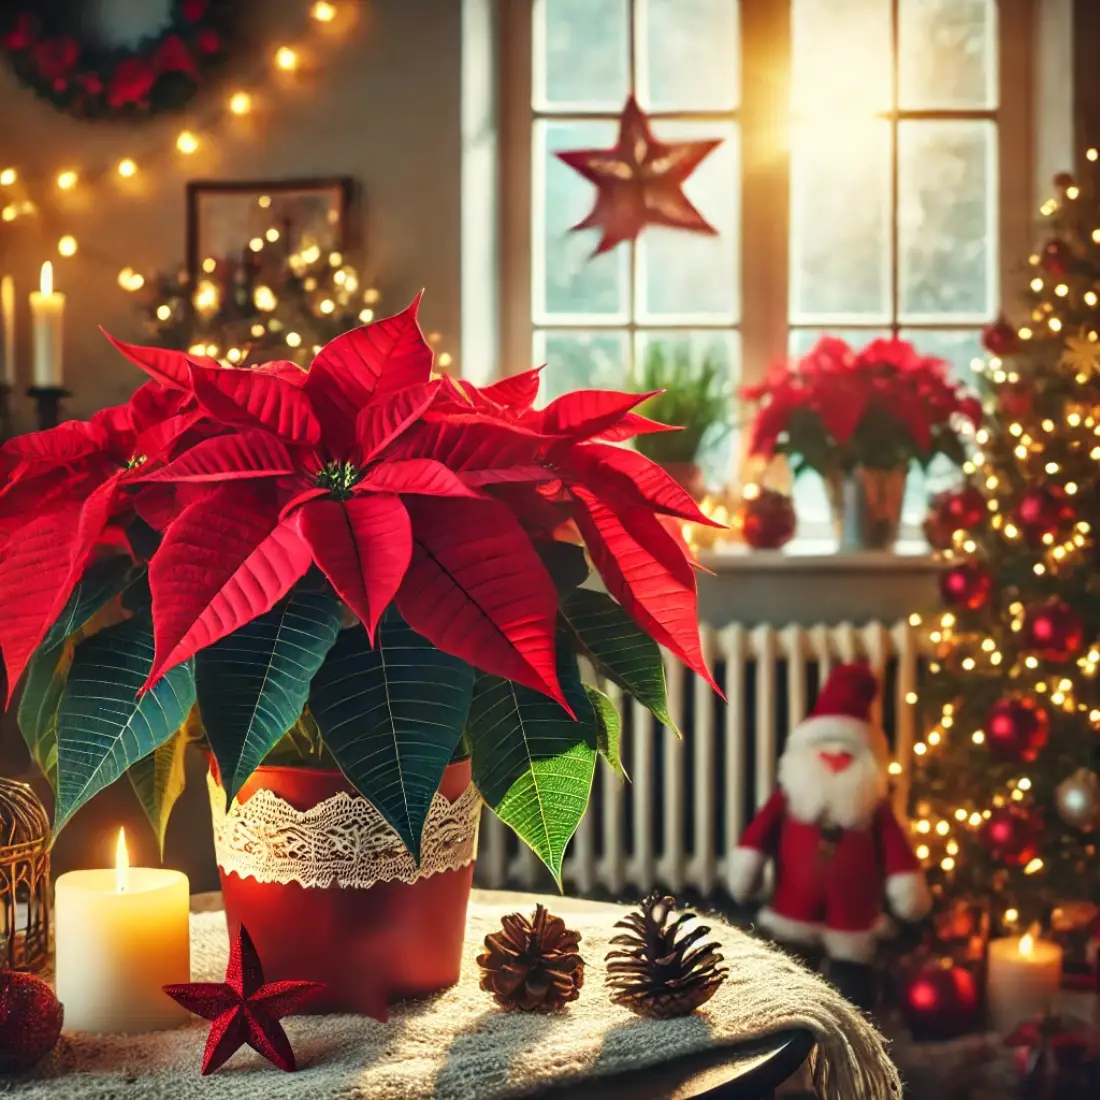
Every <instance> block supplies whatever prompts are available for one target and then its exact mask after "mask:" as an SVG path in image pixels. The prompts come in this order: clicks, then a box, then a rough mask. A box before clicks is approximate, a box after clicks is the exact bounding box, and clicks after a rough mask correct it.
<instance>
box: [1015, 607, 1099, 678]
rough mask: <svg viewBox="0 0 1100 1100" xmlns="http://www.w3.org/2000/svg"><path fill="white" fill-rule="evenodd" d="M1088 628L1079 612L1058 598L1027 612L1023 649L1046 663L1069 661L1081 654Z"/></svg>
mask: <svg viewBox="0 0 1100 1100" xmlns="http://www.w3.org/2000/svg"><path fill="white" fill-rule="evenodd" d="M1084 640H1085V626H1084V623H1083V622H1082V620H1081V615H1080V613H1079V612H1078V611H1077V610H1076V609H1074V608H1072V607H1070V605H1069V604H1068V603H1066V602H1065V600H1059V599H1058V598H1057V597H1055V598H1052V599H1050V600H1048V601H1047V602H1046V603H1044V604H1037V605H1035V606H1034V607H1029V608H1028V609H1027V611H1026V612H1025V613H1024V629H1023V641H1024V647H1025V648H1026V649H1028V650H1030V651H1031V652H1032V653H1034V654H1036V655H1037V656H1039V657H1042V658H1043V659H1044V660H1047V661H1055V662H1062V661H1068V660H1070V659H1071V658H1072V657H1075V656H1076V655H1077V653H1078V652H1080V649H1081V645H1082V643H1083V642H1084Z"/></svg>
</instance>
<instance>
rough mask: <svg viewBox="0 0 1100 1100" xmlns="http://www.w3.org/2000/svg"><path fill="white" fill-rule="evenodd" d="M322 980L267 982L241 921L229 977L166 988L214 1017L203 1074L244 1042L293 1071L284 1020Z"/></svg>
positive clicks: (191, 1007)
mask: <svg viewBox="0 0 1100 1100" xmlns="http://www.w3.org/2000/svg"><path fill="white" fill-rule="evenodd" d="M323 988H324V986H323V984H322V983H321V982H267V983H266V984H265V982H264V972H263V967H262V966H261V965H260V956H259V955H258V954H257V953H256V948H255V946H254V945H253V943H252V938H251V937H250V936H249V934H248V932H247V931H246V930H245V928H244V925H242V926H241V930H240V932H239V933H238V934H237V938H236V939H235V940H234V941H233V944H232V946H231V947H230V950H229V965H228V966H227V967H226V969H225V981H224V982H189V983H187V984H183V985H166V986H165V987H164V992H165V993H167V994H168V996H169V997H171V998H172V1000H174V1001H177V1002H178V1003H179V1004H181V1005H183V1007H184V1008H186V1009H187V1010H188V1011H189V1012H194V1013H195V1015H196V1016H201V1017H202V1018H203V1019H204V1020H210V1021H212V1024H213V1026H212V1027H211V1028H210V1036H209V1038H208V1039H207V1040H206V1050H205V1051H204V1053H203V1056H202V1072H203V1076H205V1075H206V1074H208V1073H213V1072H214V1070H216V1069H218V1068H219V1067H220V1066H223V1065H224V1064H225V1063H226V1062H227V1061H228V1060H229V1058H230V1057H231V1056H232V1055H233V1054H234V1053H235V1052H236V1051H237V1050H238V1049H239V1048H240V1046H241V1045H242V1044H244V1043H247V1044H248V1045H249V1046H250V1047H251V1048H252V1049H253V1050H255V1051H258V1052H259V1053H260V1054H262V1055H263V1056H264V1057H265V1058H266V1059H267V1060H268V1061H269V1062H272V1063H274V1064H275V1065H276V1066H278V1067H279V1069H283V1070H287V1071H288V1072H289V1071H293V1070H294V1069H295V1065H294V1051H293V1050H291V1049H290V1040H289V1039H288V1038H287V1037H286V1032H284V1031H283V1029H282V1026H281V1025H280V1024H279V1020H280V1019H281V1018H282V1017H283V1016H291V1015H293V1014H294V1013H295V1012H297V1011H298V1010H299V1009H301V1007H302V1006H303V1005H304V1004H305V1003H306V1002H307V1001H308V1000H309V999H310V997H312V996H313V995H314V994H316V993H319V992H320V991H321V990H322V989H323Z"/></svg>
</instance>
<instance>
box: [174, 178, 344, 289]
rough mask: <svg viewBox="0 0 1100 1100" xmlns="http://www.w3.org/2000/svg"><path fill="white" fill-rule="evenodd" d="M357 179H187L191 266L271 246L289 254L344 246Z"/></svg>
mask: <svg viewBox="0 0 1100 1100" xmlns="http://www.w3.org/2000/svg"><path fill="white" fill-rule="evenodd" d="M351 202H352V181H351V180H350V179H348V178H345V177H338V178H334V179H300V180H231V181H226V180H194V181H192V182H190V183H188V184H187V270H188V272H189V273H190V275H191V278H192V280H196V279H197V278H198V276H199V273H200V271H202V270H203V269H204V265H207V267H206V269H207V270H212V268H213V265H210V264H209V261H211V260H212V261H214V264H215V265H221V264H223V263H225V262H234V261H236V260H238V259H239V258H240V257H241V256H242V254H245V253H247V252H252V253H255V254H259V255H262V254H263V253H264V252H265V251H266V250H270V251H271V252H274V251H275V250H278V251H279V253H280V254H282V255H284V256H289V255H292V254H294V253H302V252H306V253H308V252H309V251H312V250H313V249H315V248H316V249H320V251H321V252H322V253H325V252H334V251H344V250H345V249H347V248H348V247H349V246H350V245H351V244H352V243H353V242H352V241H351V240H350V239H349V237H350V208H351Z"/></svg>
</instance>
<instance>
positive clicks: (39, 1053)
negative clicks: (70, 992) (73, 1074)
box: [0, 970, 64, 1073]
mask: <svg viewBox="0 0 1100 1100" xmlns="http://www.w3.org/2000/svg"><path fill="white" fill-rule="evenodd" d="M63 1016H64V1010H63V1009H62V1007H61V1002H60V1001H59V1000H58V999H57V997H56V996H55V995H54V991H53V990H52V989H51V988H50V987H49V985H48V984H47V983H46V982H44V981H42V979H41V978H36V977H34V976H33V975H31V974H21V973H18V972H17V971H14V970H3V971H0V1073H19V1072H21V1071H22V1070H27V1069H30V1068H31V1066H33V1065H35V1064H36V1063H37V1062H40V1061H41V1060H42V1059H43V1058H45V1057H46V1055H47V1054H49V1053H50V1051H51V1050H53V1048H54V1046H56V1044H57V1037H58V1036H59V1035H60V1034H61V1022H62V1018H63Z"/></svg>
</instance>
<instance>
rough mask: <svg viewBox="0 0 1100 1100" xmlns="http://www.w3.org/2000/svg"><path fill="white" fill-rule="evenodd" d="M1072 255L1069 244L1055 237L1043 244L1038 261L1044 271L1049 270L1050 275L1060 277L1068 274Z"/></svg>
mask: <svg viewBox="0 0 1100 1100" xmlns="http://www.w3.org/2000/svg"><path fill="white" fill-rule="evenodd" d="M1072 257H1073V253H1072V252H1071V251H1070V247H1069V245H1068V244H1066V242H1065V241H1063V240H1059V239H1058V238H1057V237H1056V238H1055V239H1054V240H1052V241H1047V243H1046V244H1045V245H1043V251H1042V253H1041V258H1040V263H1041V264H1042V267H1043V270H1044V271H1049V272H1050V274H1051V275H1057V276H1059V277H1061V276H1063V275H1068V274H1069V268H1070V261H1071V260H1072Z"/></svg>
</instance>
